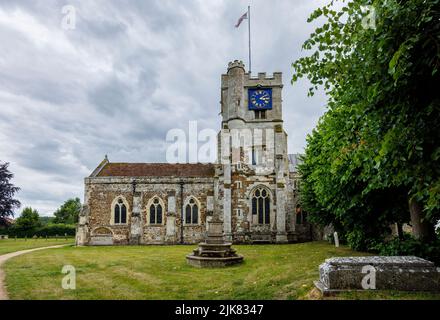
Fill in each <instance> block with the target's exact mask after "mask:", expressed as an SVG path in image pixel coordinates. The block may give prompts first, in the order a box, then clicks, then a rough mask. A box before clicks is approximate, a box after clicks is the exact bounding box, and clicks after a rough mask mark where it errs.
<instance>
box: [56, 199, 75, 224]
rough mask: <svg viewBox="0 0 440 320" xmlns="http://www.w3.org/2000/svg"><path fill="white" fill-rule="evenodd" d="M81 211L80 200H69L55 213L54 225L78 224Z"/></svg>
mask: <svg viewBox="0 0 440 320" xmlns="http://www.w3.org/2000/svg"><path fill="white" fill-rule="evenodd" d="M80 211H81V200H80V199H79V198H74V199H69V200H67V201H66V202H64V204H63V205H62V206H61V207H60V208H59V209H58V210H57V211H55V213H54V215H55V219H54V221H53V222H54V223H65V224H73V223H76V222H78V217H79V213H80Z"/></svg>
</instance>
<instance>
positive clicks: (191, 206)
mask: <svg viewBox="0 0 440 320" xmlns="http://www.w3.org/2000/svg"><path fill="white" fill-rule="evenodd" d="M198 223H199V207H198V206H197V203H196V201H195V200H194V199H192V198H191V199H190V200H189V201H188V204H187V205H186V208H185V224H198Z"/></svg>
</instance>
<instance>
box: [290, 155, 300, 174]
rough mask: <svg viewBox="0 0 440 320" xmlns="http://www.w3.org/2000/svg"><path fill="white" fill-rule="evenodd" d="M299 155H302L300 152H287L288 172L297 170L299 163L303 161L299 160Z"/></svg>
mask: <svg viewBox="0 0 440 320" xmlns="http://www.w3.org/2000/svg"><path fill="white" fill-rule="evenodd" d="M301 156H303V155H302V154H300V153H293V154H289V155H288V158H289V172H298V165H299V164H301V163H302V162H303V161H302V160H301Z"/></svg>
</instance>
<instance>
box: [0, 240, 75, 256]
mask: <svg viewBox="0 0 440 320" xmlns="http://www.w3.org/2000/svg"><path fill="white" fill-rule="evenodd" d="M74 242H75V239H73V238H65V237H60V238H48V239H46V238H38V239H33V238H30V239H24V238H18V239H15V238H12V239H11V238H9V239H2V240H0V255H2V254H6V253H10V252H15V251H20V250H27V249H34V248H40V247H49V246H56V245H62V244H74Z"/></svg>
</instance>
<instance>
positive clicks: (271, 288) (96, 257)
mask: <svg viewBox="0 0 440 320" xmlns="http://www.w3.org/2000/svg"><path fill="white" fill-rule="evenodd" d="M194 247H195V246H145V247H140V246H124V247H66V248H60V249H51V250H45V251H40V252H36V253H31V254H27V255H23V256H20V257H16V258H14V259H11V260H9V261H8V262H6V264H5V266H4V269H5V271H6V283H7V286H8V287H7V289H8V292H9V295H10V298H12V299H309V298H320V297H319V296H316V295H313V294H311V292H313V290H312V289H313V281H314V280H316V279H317V278H318V266H319V264H321V263H322V262H323V261H324V259H326V258H329V257H332V256H354V255H363V254H362V253H359V252H353V251H351V250H349V249H348V248H346V247H340V248H335V247H334V246H331V245H329V244H328V243H325V242H312V243H304V244H292V245H255V246H246V245H242V246H235V248H236V249H237V251H238V252H239V253H240V254H243V255H244V256H245V262H244V263H243V264H242V265H239V266H233V267H228V268H224V269H197V268H194V267H191V266H189V265H187V264H186V261H185V256H186V255H187V254H188V253H190V252H191V251H192V249H193V248H194ZM64 265H73V266H74V267H75V269H76V290H64V289H62V287H61V281H62V278H63V277H64V276H65V275H64V274H62V273H61V269H62V267H63V266H64ZM335 298H337V299H362V298H367V299H375V298H392V299H406V298H407V299H413V298H414V299H416V298H433V299H440V296H439V295H427V296H425V295H421V294H408V293H398V294H397V295H396V294H394V293H387V292H385V293H381V292H379V293H370V292H368V293H366V295H365V294H364V293H362V294H358V293H356V294H355V295H350V294H348V295H339V296H337V297H335Z"/></svg>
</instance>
